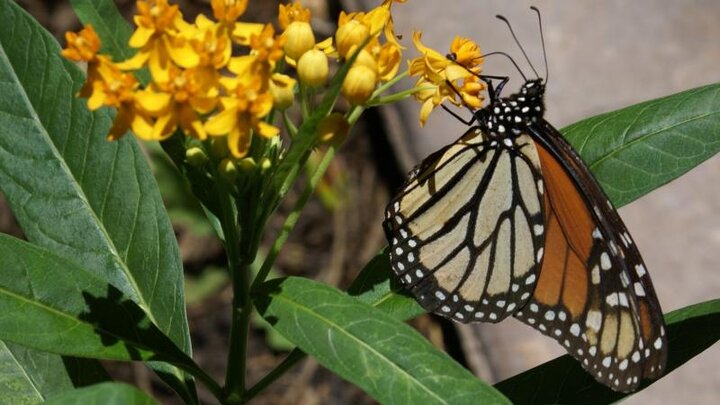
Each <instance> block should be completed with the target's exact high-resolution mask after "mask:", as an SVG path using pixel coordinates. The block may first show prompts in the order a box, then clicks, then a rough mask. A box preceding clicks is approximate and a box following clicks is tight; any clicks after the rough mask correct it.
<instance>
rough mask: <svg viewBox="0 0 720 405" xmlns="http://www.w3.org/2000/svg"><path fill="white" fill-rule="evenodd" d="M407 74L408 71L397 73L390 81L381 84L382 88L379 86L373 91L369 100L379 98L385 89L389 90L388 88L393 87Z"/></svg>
mask: <svg viewBox="0 0 720 405" xmlns="http://www.w3.org/2000/svg"><path fill="white" fill-rule="evenodd" d="M409 74H410V71H409V70H406V71H404V72H402V73H398V74H397V75H396V76H395V77H393V78H392V79H390V80H388V81H387V82H386V83H383V85H382V86H380V87H378V88H377V89H375V91H374V92H373V94H372V96H371V97H370V98H371V99H372V98H375V97H377V96H379V95H380V94H382V93H384V92H385V90H387V89H389V88H390V87H392V86H394V85H395V83H397V82H399V81H400V80H402V79H404V78H406V77H407V76H408V75H409Z"/></svg>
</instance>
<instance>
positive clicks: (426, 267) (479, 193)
mask: <svg viewBox="0 0 720 405" xmlns="http://www.w3.org/2000/svg"><path fill="white" fill-rule="evenodd" d="M533 9H534V8H533ZM534 10H535V11H536V12H537V9H534ZM499 17H500V16H499ZM500 18H501V19H503V20H504V21H505V22H507V20H505V19H504V18H503V17H500ZM538 18H539V12H538ZM540 24H541V23H540ZM540 26H541V35H542V25H540ZM508 27H509V24H508ZM510 31H511V33H512V34H513V37H515V34H514V32H512V28H510ZM515 40H516V42H517V38H516V37H515ZM543 42H544V41H543ZM518 45H519V46H520V44H519V42H518ZM520 49H521V50H522V46H520ZM543 50H544V45H543ZM523 54H525V52H524V50H523ZM526 58H527V56H526ZM531 67H532V64H531ZM546 68H547V59H546ZM533 70H534V68H533ZM521 74H522V72H521ZM545 76H546V78H547V73H546V75H545ZM480 78H481V79H483V80H485V81H486V83H488V89H489V91H488V92H489V94H490V99H489V103H488V105H487V106H485V107H484V108H481V109H479V110H476V111H474V112H473V117H474V121H476V122H477V124H476V125H475V126H473V127H471V128H470V129H469V130H468V131H467V132H466V133H465V134H463V135H462V136H461V137H460V138H459V139H458V140H457V141H455V142H453V143H451V144H450V145H447V146H446V147H444V148H442V149H440V150H439V151H437V152H435V153H433V154H431V155H430V156H428V157H427V158H426V159H425V160H423V162H422V163H421V164H420V165H418V166H417V167H416V168H415V169H414V170H413V171H411V172H410V174H409V178H408V179H407V180H406V182H405V184H404V185H403V186H402V188H401V191H400V192H399V194H398V195H397V196H396V197H395V198H394V199H393V200H391V201H390V203H389V205H388V206H387V209H386V217H385V220H384V223H383V225H384V229H385V233H386V236H387V238H388V242H389V245H390V249H389V252H390V261H391V266H392V269H393V271H394V272H395V273H396V275H397V276H398V277H399V279H400V280H401V282H402V283H403V284H404V286H405V287H406V288H407V289H409V290H410V291H411V292H412V294H413V295H414V296H415V297H416V299H417V300H418V302H419V303H420V304H421V305H422V306H423V307H424V308H425V309H426V310H428V311H430V312H435V313H437V314H439V315H442V316H444V317H447V318H450V319H453V320H455V321H458V322H462V323H467V322H477V321H487V322H499V321H501V320H502V319H504V318H506V317H508V316H510V315H513V316H515V317H516V318H518V319H520V320H521V321H523V322H524V323H526V324H528V325H530V326H532V327H534V328H535V329H537V330H539V331H540V332H542V333H543V334H545V335H547V336H550V337H552V338H554V339H555V340H557V341H558V343H560V344H561V345H562V346H563V347H564V348H565V349H566V350H567V351H568V352H569V353H570V354H571V355H572V356H574V357H575V358H576V359H577V360H578V361H579V362H580V363H581V364H582V366H583V367H584V368H585V370H587V371H588V372H589V373H590V374H592V375H593V376H594V378H595V379H596V380H597V381H599V382H600V383H603V384H605V385H607V386H609V387H610V388H612V389H613V390H616V391H621V392H629V391H633V390H635V389H636V388H637V387H638V385H639V384H640V381H641V380H642V379H643V378H657V377H659V376H660V375H661V373H662V371H663V368H664V366H665V361H666V357H667V338H666V336H665V330H664V321H663V316H662V310H661V308H660V304H659V302H658V299H657V297H656V295H655V292H654V289H653V286H652V282H651V281H650V277H649V275H648V273H647V270H646V268H645V265H644V263H643V260H642V258H641V256H640V253H639V252H638V249H637V247H636V245H635V243H634V242H633V239H632V238H631V237H630V234H629V233H628V231H627V229H626V228H625V225H624V224H623V222H622V220H621V219H620V216H619V215H618V213H617V211H616V210H615V208H614V207H613V205H612V203H611V202H610V201H609V200H608V198H607V197H606V195H605V194H604V192H603V191H602V188H601V187H600V185H599V184H598V182H597V180H595V178H594V177H593V175H592V173H591V172H590V170H589V169H588V167H587V166H586V164H585V163H584V162H583V161H582V159H581V158H580V156H579V155H578V154H577V152H576V151H575V150H574V149H573V147H572V146H571V145H570V144H569V143H568V142H567V141H566V140H565V139H564V138H563V136H562V135H561V134H560V133H559V132H558V131H557V130H556V129H555V128H554V127H553V126H552V125H550V124H549V123H548V122H547V121H545V120H544V118H543V114H544V111H545V107H544V102H543V96H544V92H545V83H544V81H543V79H541V78H539V77H538V78H536V79H530V80H527V79H526V81H525V83H524V84H523V85H522V87H521V88H520V91H519V92H518V93H515V94H512V95H510V96H509V97H500V91H501V90H502V87H503V86H504V84H505V83H506V82H507V78H503V79H504V80H503V81H502V82H501V83H499V85H498V86H497V87H496V88H495V89H493V86H492V79H498V77H494V76H481V77H480Z"/></svg>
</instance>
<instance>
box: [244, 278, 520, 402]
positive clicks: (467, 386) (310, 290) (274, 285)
mask: <svg viewBox="0 0 720 405" xmlns="http://www.w3.org/2000/svg"><path fill="white" fill-rule="evenodd" d="M261 294H262V295H261V296H258V297H257V298H256V299H257V306H258V310H259V312H260V313H261V314H262V315H263V317H264V318H265V319H266V320H267V321H268V322H270V323H271V324H272V325H273V327H275V328H276V329H277V330H278V331H279V332H280V333H281V334H283V335H284V336H285V337H286V338H287V339H288V340H290V341H291V342H293V343H294V344H296V345H298V346H299V347H300V348H302V349H303V350H304V351H306V352H307V353H309V354H310V355H312V356H313V357H315V358H316V359H317V360H318V361H319V362H320V363H321V364H322V365H324V366H325V367H327V368H329V369H331V370H332V371H334V372H335V373H337V374H339V375H340V376H342V377H343V378H346V379H347V380H349V381H351V382H353V383H354V384H357V385H358V386H360V387H362V388H363V389H364V390H365V391H366V392H367V393H368V394H370V395H371V396H373V397H374V398H375V399H377V400H378V401H380V402H382V403H385V404H396V403H403V404H407V403H422V404H430V403H433V404H465V403H467V404H478V403H482V404H506V403H509V402H508V401H507V400H506V399H505V398H504V397H503V396H502V395H499V394H498V393H497V392H496V391H495V390H494V389H492V388H491V387H490V386H488V385H486V384H484V383H483V382H482V381H480V380H478V379H477V378H475V376H473V375H472V374H471V373H470V372H468V371H467V370H466V369H464V368H463V367H462V366H460V365H459V364H457V363H455V361H453V360H452V359H451V358H449V357H448V356H447V355H446V354H445V353H443V352H441V351H440V350H438V349H436V348H434V347H433V346H432V345H431V344H430V343H429V342H428V341H427V340H426V339H425V338H423V337H422V336H421V335H420V334H419V333H418V332H417V331H415V330H414V329H413V328H411V327H409V326H408V325H406V324H404V323H402V322H399V321H397V320H395V319H393V318H391V317H390V316H388V315H387V314H385V313H383V312H382V311H380V310H378V309H375V308H373V307H372V306H369V305H367V304H364V303H361V302H359V301H358V300H357V299H353V298H352V297H349V296H347V295H346V294H344V293H342V292H341V291H338V290H336V289H334V288H332V287H330V286H327V285H325V284H321V283H317V282H315V281H312V280H308V279H304V278H296V277H290V278H286V279H276V280H272V281H269V282H267V283H265V284H264V285H263V287H262V288H261Z"/></svg>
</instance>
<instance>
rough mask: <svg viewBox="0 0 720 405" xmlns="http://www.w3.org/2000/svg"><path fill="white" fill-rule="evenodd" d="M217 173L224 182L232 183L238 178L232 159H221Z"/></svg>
mask: <svg viewBox="0 0 720 405" xmlns="http://www.w3.org/2000/svg"><path fill="white" fill-rule="evenodd" d="M218 172H219V173H220V176H222V177H223V178H224V179H225V180H227V181H230V182H233V181H235V180H236V179H237V178H238V175H239V174H240V173H239V172H238V168H237V166H236V165H235V162H233V161H232V159H223V160H221V161H220V164H219V165H218Z"/></svg>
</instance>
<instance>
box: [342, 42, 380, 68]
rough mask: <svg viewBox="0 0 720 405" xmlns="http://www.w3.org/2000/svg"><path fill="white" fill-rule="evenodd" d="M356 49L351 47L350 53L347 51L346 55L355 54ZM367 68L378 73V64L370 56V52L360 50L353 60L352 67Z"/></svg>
mask: <svg viewBox="0 0 720 405" xmlns="http://www.w3.org/2000/svg"><path fill="white" fill-rule="evenodd" d="M356 49H357V46H353V47H351V48H350V51H348V55H352V54H353V53H355V50H356ZM360 65H362V66H367V67H369V68H370V69H372V70H373V72H377V71H378V64H377V61H376V60H375V58H374V57H373V56H372V55H371V54H370V52H368V51H367V49H361V50H360V52H358V55H357V57H356V58H355V62H353V66H360Z"/></svg>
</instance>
